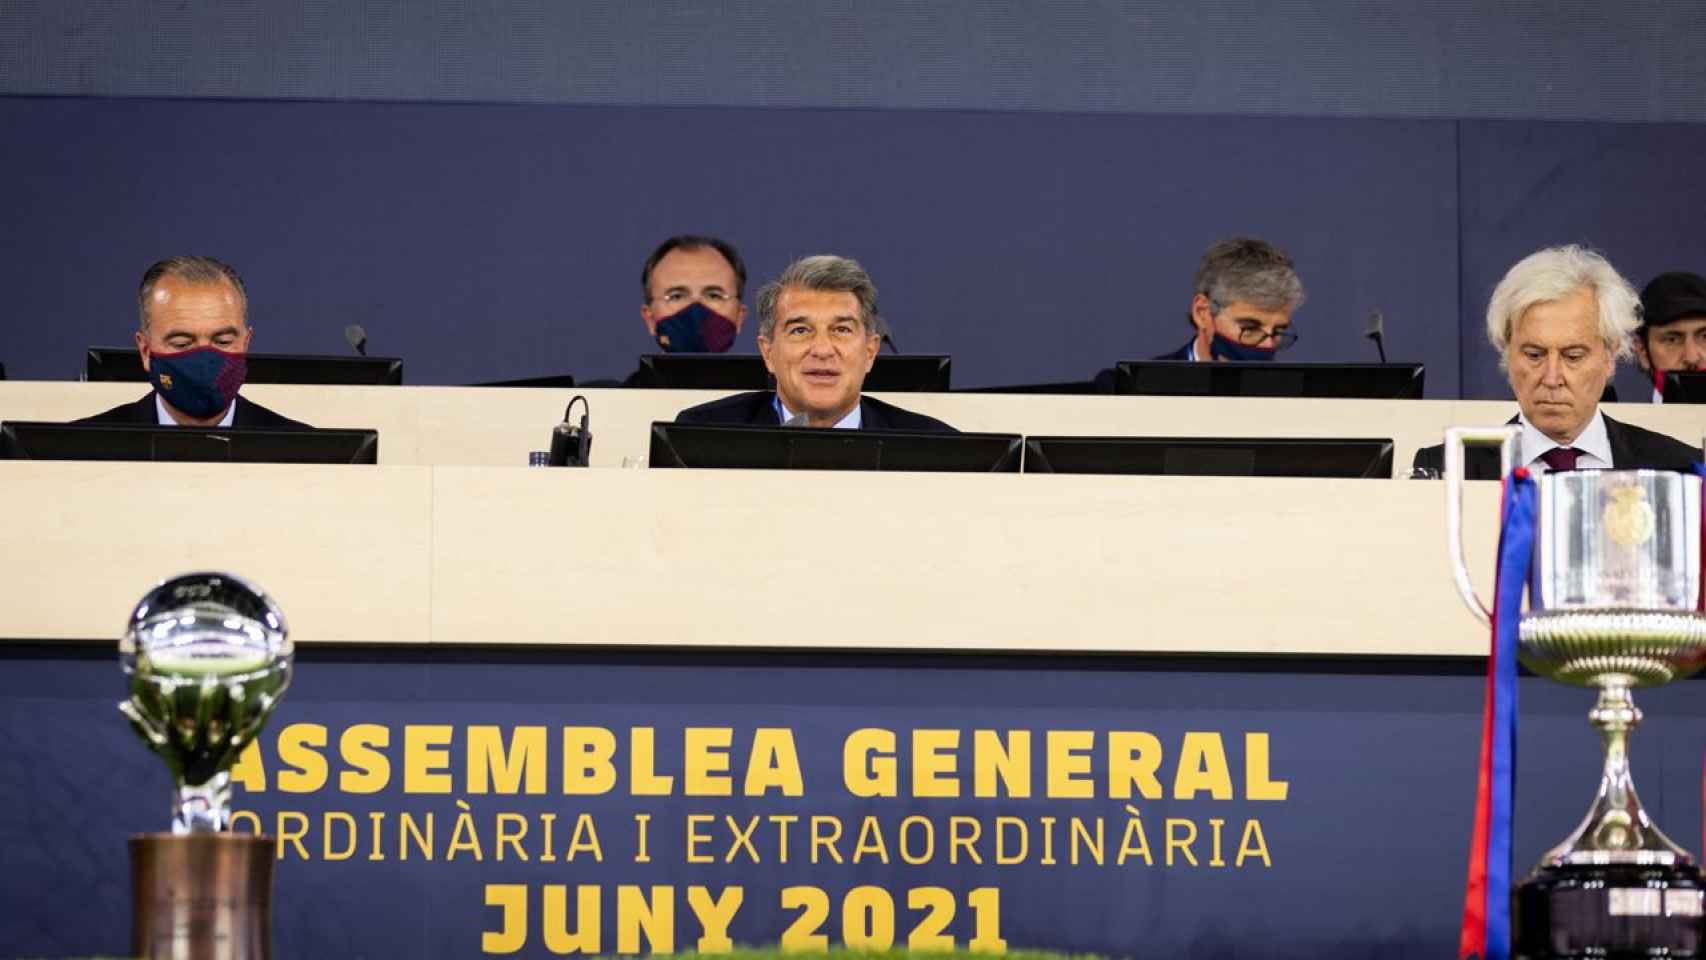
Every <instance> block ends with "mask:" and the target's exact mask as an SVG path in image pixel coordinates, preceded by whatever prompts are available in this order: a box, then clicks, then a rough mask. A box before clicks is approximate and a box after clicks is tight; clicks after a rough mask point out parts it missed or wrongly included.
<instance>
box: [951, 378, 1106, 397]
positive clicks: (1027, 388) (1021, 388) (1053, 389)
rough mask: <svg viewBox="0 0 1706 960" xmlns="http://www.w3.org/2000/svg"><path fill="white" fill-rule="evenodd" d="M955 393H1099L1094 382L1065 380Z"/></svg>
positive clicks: (977, 388)
mask: <svg viewBox="0 0 1706 960" xmlns="http://www.w3.org/2000/svg"><path fill="white" fill-rule="evenodd" d="M954 392H955V393H1030V394H1056V395H1066V396H1088V395H1091V394H1096V393H1101V392H1102V391H1101V390H1099V389H1097V388H1096V381H1094V380H1065V381H1061V382H1058V383H1013V384H1003V385H1001V386H997V387H960V388H959V389H958V390H955V391H954Z"/></svg>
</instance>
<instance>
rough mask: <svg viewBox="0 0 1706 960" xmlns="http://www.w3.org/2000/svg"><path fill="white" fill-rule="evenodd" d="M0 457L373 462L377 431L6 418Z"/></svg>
mask: <svg viewBox="0 0 1706 960" xmlns="http://www.w3.org/2000/svg"><path fill="white" fill-rule="evenodd" d="M0 459H6V460H160V461H167V460H172V461H191V462H196V463H378V462H379V433H378V431H376V430H252V429H249V428H246V427H229V428H218V427H215V428H208V429H204V428H201V427H160V426H130V425H112V424H102V423H39V422H34V421H28V420H9V421H6V422H5V423H0Z"/></svg>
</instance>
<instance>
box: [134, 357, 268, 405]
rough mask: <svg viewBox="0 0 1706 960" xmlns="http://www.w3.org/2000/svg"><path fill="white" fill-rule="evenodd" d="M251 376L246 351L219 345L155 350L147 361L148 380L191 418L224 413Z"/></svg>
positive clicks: (163, 396) (167, 399) (163, 397)
mask: <svg viewBox="0 0 1706 960" xmlns="http://www.w3.org/2000/svg"><path fill="white" fill-rule="evenodd" d="M248 375H249V358H248V356H247V355H246V354H242V353H231V352H229V351H225V350H221V349H219V348H218V347H197V348H195V349H194V350H180V351H178V352H177V353H156V354H152V355H151V356H150V359H149V363H148V379H149V380H151V381H153V383H154V389H155V390H156V391H157V392H158V393H159V394H160V399H162V400H164V401H166V402H167V403H169V404H171V405H172V406H173V407H175V408H176V409H178V410H181V411H183V412H184V413H186V414H188V415H190V416H192V417H211V416H214V415H215V414H218V413H221V412H223V411H224V410H225V408H227V407H229V406H231V402H232V401H233V400H236V399H237V391H238V390H241V389H242V388H243V380H244V378H245V377H247V376H248Z"/></svg>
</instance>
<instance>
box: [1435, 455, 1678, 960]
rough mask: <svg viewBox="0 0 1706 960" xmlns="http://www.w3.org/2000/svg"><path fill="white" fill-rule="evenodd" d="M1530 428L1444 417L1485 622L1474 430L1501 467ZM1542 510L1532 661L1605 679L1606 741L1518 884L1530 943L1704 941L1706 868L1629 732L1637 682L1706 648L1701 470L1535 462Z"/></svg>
mask: <svg viewBox="0 0 1706 960" xmlns="http://www.w3.org/2000/svg"><path fill="white" fill-rule="evenodd" d="M1519 435H1520V430H1519V428H1517V427H1515V426H1508V427H1501V428H1486V429H1472V428H1453V429H1450V430H1447V431H1446V438H1445V477H1446V537H1447V542H1448V550H1449V552H1450V557H1451V562H1452V567H1453V571H1452V572H1453V574H1454V576H1455V579H1456V583H1457V589H1458V592H1459V593H1461V594H1462V596H1463V600H1464V603H1466V604H1467V605H1468V606H1469V609H1470V610H1471V611H1472V612H1473V613H1474V614H1475V615H1476V616H1477V617H1479V618H1480V619H1481V621H1482V622H1483V623H1486V622H1488V621H1489V619H1490V614H1489V611H1488V609H1487V608H1486V607H1485V606H1484V605H1483V604H1482V603H1481V600H1480V598H1479V597H1477V596H1476V594H1475V588H1474V586H1473V585H1472V584H1471V583H1470V580H1469V571H1468V569H1467V567H1466V566H1465V564H1464V560H1463V528H1462V500H1463V459H1464V446H1465V444H1475V445H1492V444H1497V445H1498V446H1499V450H1500V471H1499V472H1500V475H1501V476H1508V475H1509V474H1510V472H1511V468H1512V466H1513V463H1514V461H1515V451H1516V446H1517V438H1518V436H1519ZM1537 487H1538V491H1537V492H1538V494H1539V504H1538V506H1539V510H1538V516H1537V521H1536V530H1535V539H1534V558H1533V564H1532V566H1531V575H1530V581H1529V606H1528V609H1527V610H1526V611H1525V612H1524V613H1523V615H1522V619H1521V625H1520V627H1519V630H1518V639H1517V645H1518V653H1519V658H1520V659H1521V661H1522V664H1523V665H1524V666H1526V667H1527V668H1528V669H1529V670H1531V671H1533V672H1534V673H1536V674H1539V675H1541V676H1545V677H1550V678H1552V679H1554V680H1558V681H1560V682H1563V683H1569V684H1575V685H1577V686H1585V687H1597V688H1598V690H1599V697H1598V701H1597V702H1596V703H1595V704H1594V707H1593V709H1592V710H1590V711H1588V721H1589V722H1590V723H1591V724H1593V726H1594V728H1595V729H1597V730H1598V731H1599V735H1600V739H1601V740H1602V742H1603V743H1604V746H1605V765H1604V770H1603V772H1602V774H1601V776H1600V783H1599V791H1598V793H1597V794H1596V795H1595V796H1594V800H1593V804H1592V805H1591V806H1590V807H1589V808H1588V813H1587V816H1586V817H1585V818H1584V819H1583V820H1582V823H1581V826H1579V827H1577V828H1576V830H1575V832H1574V833H1572V834H1571V835H1570V836H1569V837H1568V838H1566V839H1565V840H1564V842H1562V843H1560V844H1559V845H1558V846H1556V847H1554V848H1553V849H1551V850H1550V851H1548V852H1547V853H1546V855H1545V856H1544V857H1542V858H1541V861H1540V863H1539V865H1538V866H1536V867H1535V869H1534V871H1533V872H1532V873H1531V874H1530V875H1529V877H1528V879H1527V880H1525V881H1524V882H1523V883H1522V884H1521V885H1520V886H1519V887H1518V889H1517V891H1516V896H1515V910H1514V912H1513V924H1512V931H1513V932H1512V939H1513V946H1514V949H1515V953H1516V955H1517V956H1519V957H1530V958H1541V957H1548V958H1549V957H1590V956H1591V957H1619V956H1640V957H1695V956H1700V955H1701V953H1700V951H1701V949H1702V945H1703V936H1702V934H1703V932H1706V928H1703V923H1702V916H1701V914H1702V910H1701V906H1702V903H1701V882H1700V871H1699V869H1698V867H1697V866H1696V865H1695V863H1694V859H1693V857H1692V856H1690V855H1689V853H1688V852H1687V851H1686V850H1684V849H1682V848H1681V847H1679V846H1677V845H1676V844H1675V843H1673V842H1671V840H1670V838H1668V837H1666V836H1665V835H1664V833H1662V832H1661V831H1660V830H1659V828H1658V827H1657V826H1656V825H1655V824H1654V823H1653V822H1652V820H1651V818H1649V817H1648V816H1647V813H1646V811H1645V810H1644V809H1642V807H1641V801H1640V799H1639V798H1638V797H1637V796H1636V794H1635V784H1634V781H1633V780H1632V779H1631V777H1630V773H1629V753H1628V747H1629V734H1630V732H1631V731H1633V730H1634V728H1635V726H1636V725H1637V724H1639V723H1640V722H1641V711H1640V710H1639V709H1637V708H1636V706H1635V701H1634V698H1633V697H1632V696H1631V693H1630V691H1631V690H1633V689H1634V688H1635V687H1641V686H1656V685H1659V684H1664V683H1669V682H1671V681H1672V680H1679V679H1682V678H1683V677H1686V676H1688V675H1690V674H1692V673H1694V672H1695V671H1696V670H1699V669H1700V667H1701V666H1702V665H1703V663H1706V616H1703V615H1702V613H1701V599H1702V595H1701V578H1700V573H1701V571H1700V510H1701V499H1700V496H1701V480H1700V478H1699V477H1696V476H1690V475H1686V474H1681V473H1672V472H1666V471H1656V470H1580V471H1570V472H1563V473H1546V474H1543V475H1542V476H1540V477H1539V478H1537Z"/></svg>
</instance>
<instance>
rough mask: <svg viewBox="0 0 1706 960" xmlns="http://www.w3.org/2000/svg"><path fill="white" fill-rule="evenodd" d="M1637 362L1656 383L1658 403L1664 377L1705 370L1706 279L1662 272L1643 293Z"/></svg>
mask: <svg viewBox="0 0 1706 960" xmlns="http://www.w3.org/2000/svg"><path fill="white" fill-rule="evenodd" d="M1635 362H1636V363H1637V364H1638V365H1639V366H1640V367H1641V372H1642V373H1645V374H1646V375H1647V377H1648V378H1649V379H1651V380H1652V381H1653V401H1654V402H1655V403H1658V402H1662V398H1661V396H1660V391H1661V390H1662V389H1663V387H1662V385H1663V383H1664V375H1665V374H1667V373H1676V372H1682V371H1694V370H1706V277H1702V276H1700V275H1699V274H1698V273H1681V272H1676V273H1661V274H1659V275H1658V276H1656V277H1654V278H1653V279H1652V281H1651V282H1649V283H1648V284H1647V286H1646V289H1644V290H1642V291H1641V326H1640V327H1638V328H1637V329H1636V330H1635Z"/></svg>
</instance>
